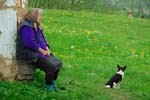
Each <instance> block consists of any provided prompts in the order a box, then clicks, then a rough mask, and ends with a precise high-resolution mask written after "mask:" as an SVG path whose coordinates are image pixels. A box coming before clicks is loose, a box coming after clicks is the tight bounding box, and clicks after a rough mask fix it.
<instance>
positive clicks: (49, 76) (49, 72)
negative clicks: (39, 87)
mask: <svg viewBox="0 0 150 100" xmlns="http://www.w3.org/2000/svg"><path fill="white" fill-rule="evenodd" d="M36 66H37V67H38V68H40V69H41V70H43V71H44V72H45V83H46V85H52V81H53V80H57V77H58V73H59V71H60V68H61V67H62V62H61V61H60V60H59V59H58V58H56V57H55V56H53V55H51V56H50V57H48V58H38V60H37V62H36Z"/></svg>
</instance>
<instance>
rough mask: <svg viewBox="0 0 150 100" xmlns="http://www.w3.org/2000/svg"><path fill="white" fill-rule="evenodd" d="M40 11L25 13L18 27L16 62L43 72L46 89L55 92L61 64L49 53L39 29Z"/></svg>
mask: <svg viewBox="0 0 150 100" xmlns="http://www.w3.org/2000/svg"><path fill="white" fill-rule="evenodd" d="M40 21H41V11H40V9H38V8H33V9H31V10H30V11H28V12H27V14H26V15H25V18H24V21H23V22H22V23H21V24H20V26H19V27H18V33H17V40H16V42H17V43H16V58H17V61H20V62H21V61H23V62H26V63H30V64H35V65H36V67H38V68H40V69H41V70H42V71H44V72H45V83H46V88H47V89H48V90H49V91H55V90H56V80H57V77H58V73H59V70H60V68H61V67H62V62H61V61H60V60H59V59H58V58H56V57H55V56H54V55H53V54H52V53H51V52H50V51H49V46H48V44H47V42H46V40H45V38H44V35H43V32H42V31H41V29H40Z"/></svg>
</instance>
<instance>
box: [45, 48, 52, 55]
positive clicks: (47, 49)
mask: <svg viewBox="0 0 150 100" xmlns="http://www.w3.org/2000/svg"><path fill="white" fill-rule="evenodd" d="M46 51H47V56H50V54H51V53H50V51H49V48H48V47H46Z"/></svg>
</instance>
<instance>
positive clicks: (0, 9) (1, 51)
mask: <svg viewBox="0 0 150 100" xmlns="http://www.w3.org/2000/svg"><path fill="white" fill-rule="evenodd" d="M26 5H27V0H0V80H9V81H13V80H14V79H15V77H16V75H17V69H18V68H17V64H16V60H15V56H16V53H15V52H16V42H15V40H16V33H17V24H19V23H20V22H21V20H22V17H23V16H24V14H25V8H26Z"/></svg>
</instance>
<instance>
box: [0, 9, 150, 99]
mask: <svg viewBox="0 0 150 100" xmlns="http://www.w3.org/2000/svg"><path fill="white" fill-rule="evenodd" d="M149 23H150V20H146V19H143V20H142V19H136V18H131V19H130V18H127V16H126V15H125V14H124V13H116V14H113V15H105V14H98V13H92V12H84V11H83V12H75V11H65V10H64V11H63V10H62V11H60V10H44V12H43V20H42V27H43V29H44V33H45V36H46V39H47V40H48V42H49V43H50V46H51V51H52V52H53V53H54V54H55V55H56V56H58V57H59V58H60V59H61V60H62V61H63V68H62V70H61V72H60V74H59V78H58V88H60V87H62V86H64V87H66V88H67V90H64V91H61V90H59V89H58V91H57V92H55V93H50V92H48V91H47V90H46V89H45V87H44V73H43V72H42V71H39V70H37V71H36V73H35V74H34V80H33V81H25V82H14V83H9V82H5V81H4V82H3V81H1V82H0V97H1V100H120V99H121V100H150V95H149V93H150V87H149V84H150V78H149V73H150V68H149V66H150V46H149V44H150V34H149V32H150V24H149ZM117 64H120V65H122V66H124V65H126V66H127V70H126V71H125V78H124V80H123V82H122V84H121V88H120V89H104V88H103V86H104V84H105V82H106V81H107V80H108V79H109V78H110V77H111V76H112V75H113V74H114V73H115V72H116V70H117V68H116V65H117Z"/></svg>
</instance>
